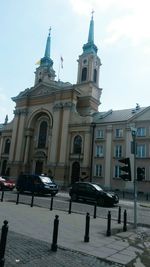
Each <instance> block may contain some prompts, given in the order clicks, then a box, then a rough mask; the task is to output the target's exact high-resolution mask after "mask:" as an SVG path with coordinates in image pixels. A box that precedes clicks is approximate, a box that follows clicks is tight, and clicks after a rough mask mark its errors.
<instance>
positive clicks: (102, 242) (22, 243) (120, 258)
mask: <svg viewBox="0 0 150 267" xmlns="http://www.w3.org/2000/svg"><path fill="white" fill-rule="evenodd" d="M56 214H57V215H59V232H58V251H57V252H52V251H51V241H52V233H53V224H54V218H55V216H56ZM4 220H8V225H9V231H8V238H7V247H6V255H5V258H6V262H5V267H13V266H22V267H34V266H39V267H51V266H52V267H53V266H54V267H57V266H59V267H61V266H65V267H76V266H77V265H78V267H80V266H82V267H110V266H111V267H120V266H121V267H122V266H126V267H150V229H148V228H142V227H141V228H140V227H138V229H137V230H135V229H133V228H132V226H130V225H127V228H128V230H127V232H123V229H122V225H118V224H117V222H116V221H112V223H111V226H112V235H111V236H110V237H107V236H106V228H107V221H106V219H103V218H96V219H94V218H93V217H92V216H91V217H90V242H88V243H85V242H84V241H83V240H84V232H85V215H82V214H75V213H72V214H68V213H67V212H64V211H58V210H53V211H50V210H48V209H45V208H40V207H33V208H31V207H30V206H28V205H22V204H19V205H16V204H15V203H9V202H3V203H1V204H0V226H2V224H3V221H4Z"/></svg>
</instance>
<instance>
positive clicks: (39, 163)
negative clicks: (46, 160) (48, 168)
mask: <svg viewBox="0 0 150 267" xmlns="http://www.w3.org/2000/svg"><path fill="white" fill-rule="evenodd" d="M42 173H43V161H40V160H37V161H36V165H35V174H42Z"/></svg>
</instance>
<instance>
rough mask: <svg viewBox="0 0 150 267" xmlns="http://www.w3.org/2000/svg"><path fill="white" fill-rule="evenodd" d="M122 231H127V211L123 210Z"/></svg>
mask: <svg viewBox="0 0 150 267" xmlns="http://www.w3.org/2000/svg"><path fill="white" fill-rule="evenodd" d="M123 231H124V232H126V231H127V211H126V210H125V211H124V214H123Z"/></svg>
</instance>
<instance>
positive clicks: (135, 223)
mask: <svg viewBox="0 0 150 267" xmlns="http://www.w3.org/2000/svg"><path fill="white" fill-rule="evenodd" d="M131 133H132V138H133V151H132V153H133V154H134V180H133V182H134V228H135V229H136V228H137V179H136V134H137V129H136V128H133V127H131Z"/></svg>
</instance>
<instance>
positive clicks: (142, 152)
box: [136, 144, 146, 158]
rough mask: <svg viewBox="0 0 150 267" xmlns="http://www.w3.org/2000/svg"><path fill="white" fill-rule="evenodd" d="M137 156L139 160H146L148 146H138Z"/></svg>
mask: <svg viewBox="0 0 150 267" xmlns="http://www.w3.org/2000/svg"><path fill="white" fill-rule="evenodd" d="M136 156H137V157H138V158H145V157H146V145H145V144H143V145H137V148H136Z"/></svg>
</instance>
